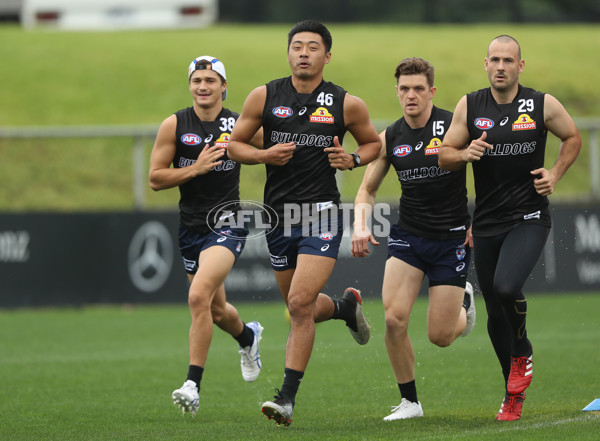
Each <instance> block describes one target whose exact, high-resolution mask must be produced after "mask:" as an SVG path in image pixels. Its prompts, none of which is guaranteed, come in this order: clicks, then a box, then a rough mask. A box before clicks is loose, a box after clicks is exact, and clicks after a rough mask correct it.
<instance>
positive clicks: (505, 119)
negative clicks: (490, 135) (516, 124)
mask: <svg viewBox="0 0 600 441" xmlns="http://www.w3.org/2000/svg"><path fill="white" fill-rule="evenodd" d="M507 122H508V116H505V117H504V118H502V121H500V127H502V126H504V124H506V123H507Z"/></svg>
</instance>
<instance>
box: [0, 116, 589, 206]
mask: <svg viewBox="0 0 600 441" xmlns="http://www.w3.org/2000/svg"><path fill="white" fill-rule="evenodd" d="M374 123H375V126H376V127H377V129H378V131H381V130H383V129H384V128H385V127H387V126H388V125H389V124H390V122H389V121H383V120H378V121H374ZM575 123H576V124H577V127H578V128H579V130H580V131H582V132H583V131H588V132H589V134H590V136H589V152H590V153H589V167H590V180H591V194H590V197H591V198H592V199H596V200H600V151H599V146H598V132H599V131H600V118H598V117H595V118H575ZM157 131H158V126H154V125H135V126H133V125H130V126H127V125H123V126H47V127H27V126H24V127H0V139H43V138H131V139H132V154H133V189H132V191H133V200H134V205H135V208H136V209H138V210H143V209H145V208H146V191H145V189H146V185H147V176H146V168H147V164H146V161H147V158H146V157H145V152H144V142H145V141H147V140H150V141H153V140H154V138H155V137H156V133H157ZM586 147H587V146H585V145H584V149H585V148H586ZM584 155H585V152H584Z"/></svg>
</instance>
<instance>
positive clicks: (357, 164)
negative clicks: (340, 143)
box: [350, 153, 360, 170]
mask: <svg viewBox="0 0 600 441" xmlns="http://www.w3.org/2000/svg"><path fill="white" fill-rule="evenodd" d="M350 154H351V155H352V162H353V163H354V165H353V166H352V168H356V167H360V156H358V153H350ZM352 168H351V169H350V170H352Z"/></svg>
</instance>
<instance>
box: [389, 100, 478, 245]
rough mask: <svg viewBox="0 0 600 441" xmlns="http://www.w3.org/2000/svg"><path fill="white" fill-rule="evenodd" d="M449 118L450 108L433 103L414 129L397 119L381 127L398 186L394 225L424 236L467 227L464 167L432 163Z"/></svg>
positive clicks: (458, 233) (455, 234)
mask: <svg viewBox="0 0 600 441" xmlns="http://www.w3.org/2000/svg"><path fill="white" fill-rule="evenodd" d="M451 121H452V113H451V112H448V111H446V110H442V109H438V108H437V107H435V106H434V107H433V109H432V111H431V116H430V117H429V120H428V121H427V124H426V125H425V126H424V127H422V128H420V129H412V128H410V126H409V125H408V124H407V123H406V121H405V119H404V117H402V118H400V119H399V120H398V121H396V122H395V123H393V124H392V125H390V126H389V127H388V128H387V129H386V130H385V144H386V150H387V158H388V161H389V162H390V164H391V165H392V166H393V167H394V169H395V170H396V174H397V176H398V180H399V181H400V185H401V187H402V196H401V197H400V217H399V219H398V225H400V226H401V227H402V228H403V229H405V230H406V231H408V232H410V233H412V234H416V235H419V236H423V237H426V238H430V239H453V238H459V237H465V233H466V231H467V229H468V228H469V226H470V216H469V210H468V206H467V188H466V169H465V168H462V169H461V170H459V171H454V172H451V171H448V170H442V169H441V168H440V167H439V165H438V150H439V148H440V146H441V145H442V139H443V138H444V135H445V133H446V131H447V130H448V127H450V122H451Z"/></svg>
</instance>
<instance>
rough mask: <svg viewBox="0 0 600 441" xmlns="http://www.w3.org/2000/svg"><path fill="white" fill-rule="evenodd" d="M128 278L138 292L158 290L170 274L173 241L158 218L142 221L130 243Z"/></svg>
mask: <svg viewBox="0 0 600 441" xmlns="http://www.w3.org/2000/svg"><path fill="white" fill-rule="evenodd" d="M128 266H129V277H131V281H132V282H133V284H134V285H135V286H136V288H138V289H139V290H140V291H144V292H154V291H157V290H158V289H160V288H161V287H162V286H163V285H164V284H165V282H166V281H167V279H168V278H169V275H170V274H171V268H172V266H173V241H172V240H171V235H170V234H169V231H168V230H167V228H166V227H165V226H164V225H163V224H161V223H160V222H158V221H149V222H146V223H145V224H143V225H142V226H141V227H139V228H138V230H137V231H136V232H135V234H134V235H133V238H132V239H131V242H130V244H129V258H128Z"/></svg>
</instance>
